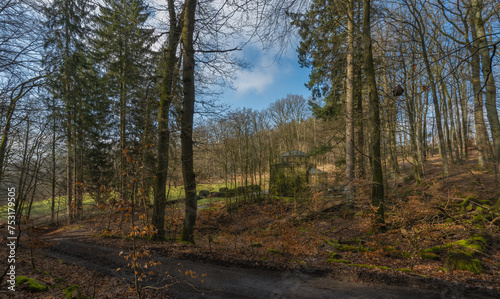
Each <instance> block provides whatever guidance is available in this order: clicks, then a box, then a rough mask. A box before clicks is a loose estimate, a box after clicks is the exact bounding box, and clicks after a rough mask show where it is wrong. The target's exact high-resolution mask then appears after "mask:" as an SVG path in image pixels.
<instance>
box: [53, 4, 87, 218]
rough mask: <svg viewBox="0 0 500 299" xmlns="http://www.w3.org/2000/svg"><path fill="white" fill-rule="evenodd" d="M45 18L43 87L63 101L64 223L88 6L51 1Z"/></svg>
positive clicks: (70, 199)
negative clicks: (77, 85) (45, 74)
mask: <svg viewBox="0 0 500 299" xmlns="http://www.w3.org/2000/svg"><path fill="white" fill-rule="evenodd" d="M44 13H45V16H46V18H47V19H46V22H45V26H46V27H47V29H48V30H47V35H46V36H45V43H44V46H45V55H44V64H45V66H46V67H47V70H48V73H49V74H50V75H49V76H47V78H48V79H47V86H48V87H49V89H50V90H51V92H52V94H53V96H54V97H56V98H59V99H61V100H62V101H63V103H64V106H65V118H66V119H65V121H66V123H65V134H66V176H67V179H66V184H67V185H66V186H67V190H66V191H67V211H68V221H70V222H71V221H73V219H74V217H75V211H74V209H73V207H74V203H73V186H74V177H73V175H74V165H73V163H74V138H73V137H74V120H73V111H74V109H75V96H74V94H73V91H74V86H75V84H74V83H75V82H76V81H77V75H76V74H77V69H78V66H79V64H80V62H81V61H80V54H81V53H82V51H83V48H84V34H85V27H84V24H85V22H86V18H87V16H88V6H87V1H86V0H54V1H53V2H52V3H50V4H49V5H48V6H46V7H45V8H44Z"/></svg>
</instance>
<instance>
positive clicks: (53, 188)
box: [50, 97, 57, 224]
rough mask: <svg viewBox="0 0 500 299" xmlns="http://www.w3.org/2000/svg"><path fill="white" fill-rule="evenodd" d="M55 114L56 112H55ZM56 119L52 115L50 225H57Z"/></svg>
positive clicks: (53, 107)
mask: <svg viewBox="0 0 500 299" xmlns="http://www.w3.org/2000/svg"><path fill="white" fill-rule="evenodd" d="M55 107H56V101H55V97H52V109H53V110H55ZM54 112H55V111H54ZM56 129H57V127H56V117H55V116H54V115H52V144H51V150H52V152H51V156H52V165H51V166H52V167H51V168H52V169H51V195H52V196H51V205H50V224H55V223H56V221H55V217H56V216H55V214H56V213H55V206H56V141H57V140H56Z"/></svg>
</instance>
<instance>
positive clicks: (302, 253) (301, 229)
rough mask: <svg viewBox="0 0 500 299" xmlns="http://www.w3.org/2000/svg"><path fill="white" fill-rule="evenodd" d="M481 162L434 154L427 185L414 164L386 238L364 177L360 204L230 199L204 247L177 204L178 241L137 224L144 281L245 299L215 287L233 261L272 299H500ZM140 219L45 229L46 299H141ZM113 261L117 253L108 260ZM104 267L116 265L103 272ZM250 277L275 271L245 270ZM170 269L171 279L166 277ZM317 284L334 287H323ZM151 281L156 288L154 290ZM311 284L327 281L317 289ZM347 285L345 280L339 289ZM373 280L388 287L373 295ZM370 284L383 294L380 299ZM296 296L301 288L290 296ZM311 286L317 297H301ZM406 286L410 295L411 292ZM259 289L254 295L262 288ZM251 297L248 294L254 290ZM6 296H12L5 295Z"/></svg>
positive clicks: (23, 266)
mask: <svg viewBox="0 0 500 299" xmlns="http://www.w3.org/2000/svg"><path fill="white" fill-rule="evenodd" d="M473 158H474V157H471V160H470V161H469V162H467V163H464V164H453V165H451V166H450V175H449V176H448V177H447V178H442V176H441V162H440V159H439V158H438V157H433V158H431V159H429V161H427V162H426V164H425V176H424V177H423V178H422V183H421V184H420V185H418V186H416V185H415V181H414V179H413V178H412V176H411V175H409V174H410V173H411V169H410V168H409V167H406V168H405V167H404V166H402V167H401V171H400V174H399V175H398V176H396V178H393V179H390V180H389V181H388V186H389V188H388V191H387V196H386V226H385V231H383V232H376V229H374V227H373V225H372V223H373V221H372V220H373V218H374V209H373V208H372V206H371V204H370V200H369V191H370V190H369V185H368V183H366V182H363V181H358V182H357V184H358V188H357V198H356V204H355V207H354V208H349V207H348V206H346V205H345V204H344V203H343V201H342V199H341V198H339V197H336V196H333V195H328V194H327V195H325V194H320V193H318V194H313V195H312V196H310V197H309V198H308V199H307V200H297V201H293V200H290V199H288V200H285V199H276V198H271V197H269V196H265V197H263V198H259V199H248V200H246V201H243V200H242V201H238V202H236V203H231V204H227V203H224V202H218V203H216V204H213V205H211V206H209V207H208V208H205V209H202V210H200V211H199V213H198V220H197V221H198V222H197V230H196V239H195V244H194V245H193V244H185V243H182V242H178V241H177V237H178V236H179V233H180V230H181V226H182V216H183V215H182V211H180V210H179V209H176V208H175V207H169V209H170V210H169V211H168V212H167V219H166V223H167V228H168V231H167V235H168V236H169V239H170V240H171V241H163V242H159V241H151V240H148V238H147V235H148V231H149V226H148V225H147V223H148V219H147V217H145V216H146V215H142V217H137V218H135V222H134V225H135V227H136V231H137V232H138V233H139V234H142V237H140V238H136V240H135V251H136V256H140V258H138V261H140V263H138V264H137V267H136V268H135V269H134V270H135V271H137V275H138V278H139V279H140V280H141V281H139V283H142V288H141V291H142V292H144V293H143V294H144V296H145V297H148V298H157V297H158V296H163V295H166V294H168V295H171V296H174V297H176V296H180V295H179V294H182V292H189V293H190V294H193V295H194V294H198V295H200V296H201V294H204V295H205V296H208V297H210V294H212V297H225V296H223V294H226V295H227V296H229V297H230V295H228V294H233V295H234V294H238V293H237V292H238V289H237V288H236V289H233V291H227V292H229V293H217V292H216V291H214V290H213V288H212V289H211V291H210V288H207V286H209V285H210V283H211V282H210V281H211V277H212V279H216V278H217V277H219V276H217V275H219V274H217V273H220V272H221V271H222V272H223V270H221V269H219V268H217V269H218V270H216V271H215V272H213V271H212V272H210V268H211V267H212V268H213V267H219V266H222V267H228V266H229V267H231V268H232V269H235V268H238V269H241V271H240V272H234V273H233V274H227V273H226V274H225V277H226V278H227V277H228V276H229V277H230V276H231V275H233V276H238V277H240V276H241V277H240V278H241V279H243V280H242V281H243V282H241V284H243V285H253V284H256V285H259V284H258V283H257V282H256V281H257V278H255V277H259V276H262V277H268V279H267V280H268V281H271V282H272V284H271V286H268V287H267V288H266V287H264V286H261V287H257V288H254V289H253V290H254V292H256V293H255V294H261V293H258V292H259V290H260V291H262V292H268V293H266V294H268V295H273V296H276V297H280V296H285V297H286V294H304V297H308V296H309V297H311V294H314V293H307V292H313V291H314V290H316V291H317V292H318V293H317V295H318V296H313V297H322V295H321V294H322V293H321V290H324V289H325V286H328V285H330V286H331V287H332V288H334V289H338V290H343V287H342V285H343V286H344V287H345V288H347V289H352V290H355V292H354V293H338V294H339V297H345V296H348V297H349V296H351V297H352V296H358V295H359V296H358V297H363V296H366V297H367V298H368V297H374V296H375V295H376V294H379V293H380V292H381V290H383V289H387V290H391V288H398V287H401V288H403V289H402V292H403V293H387V294H385V295H389V294H392V295H391V296H392V297H408V296H410V295H409V294H416V295H418V296H420V297H422V296H424V294H421V293H418V292H417V291H416V288H420V289H425V290H427V291H429V292H430V293H429V294H427V295H425V296H424V297H428V296H429V295H431V294H434V295H436V294H438V295H439V294H440V296H444V297H455V298H461V297H463V298H472V297H477V298H481V297H498V296H500V220H499V219H500V218H499V211H500V188H499V187H498V185H497V184H496V183H495V174H494V172H492V171H477V170H475V162H474V161H473V160H472V159H473ZM130 220H131V217H128V215H127V212H126V211H117V210H114V209H110V210H109V213H108V214H107V215H106V216H105V217H103V216H99V217H96V218H93V219H87V220H82V221H80V222H78V223H75V224H72V225H69V226H64V227H59V228H58V229H56V230H53V229H52V230H45V228H40V227H38V228H33V229H32V230H31V231H32V232H31V239H32V242H31V243H32V244H33V245H32V247H35V250H34V255H35V259H34V261H35V266H36V269H38V270H30V269H31V267H30V259H29V253H30V252H29V250H27V248H26V247H24V249H21V251H20V253H19V261H16V263H17V266H18V267H20V268H19V269H20V270H19V271H22V272H18V273H23V275H26V276H30V275H31V277H34V278H36V279H39V280H40V281H41V282H43V283H45V284H47V285H49V286H50V287H51V288H50V289H49V291H48V292H52V293H46V292H45V293H41V294H40V298H42V297H43V298H48V297H47V295H48V294H51V295H52V296H54V298H59V297H58V295H57V294H59V295H60V294H62V293H61V292H62V291H64V288H67V287H68V286H71V285H73V284H77V285H79V286H80V287H81V291H82V293H83V294H85V295H86V296H93V297H98V298H115V297H117V296H120V297H123V296H122V295H118V294H123V293H122V292H128V293H127V294H129V295H130V296H133V295H134V293H133V292H134V291H133V289H132V288H131V286H130V282H131V281H133V279H134V275H133V271H131V269H130V266H127V263H130V260H132V259H133V257H134V256H133V255H131V253H132V252H133V250H134V247H133V240H132V239H131V238H130V236H131V234H130V232H131V231H132V230H131V223H130ZM25 238H26V237H25ZM72 242H73V243H72ZM25 243H26V245H27V244H28V242H27V241H26V242H25ZM72 248H81V250H80V251H81V252H82V254H80V255H78V254H75V253H72V252H75V251H78V250H73V249H72ZM89 248H90V251H89ZM85 250H87V251H85ZM83 252H85V253H83ZM89 252H91V253H95V254H94V255H92V254H89ZM120 253H121V254H120ZM98 254H101V256H100V257H99V258H98V257H97V256H98ZM85 256H89V258H88V259H89V260H91V259H94V261H93V263H90V261H89V262H88V263H86V262H84V261H85ZM103 256H107V257H108V262H105V258H104V257H103ZM127 257H128V258H127ZM164 258H169V259H170V260H168V261H166V260H165V261H164V264H171V265H174V268H169V269H167V270H166V271H163V270H165V268H163V267H162V266H160V264H159V263H158V261H160V260H162V259H164ZM96 259H98V260H96ZM72 261H73V262H75V263H80V264H81V266H79V265H75V264H73V263H72ZM110 261H111V262H110ZM119 261H121V263H120V262H119ZM127 261H128V262H127ZM2 263H4V261H2ZM204 263H208V265H213V266H210V267H205V268H201V270H194V269H195V267H197V266H196V265H198V264H204ZM2 265H3V264H2ZM91 265H93V266H91ZM103 265H104V267H105V268H99V267H101V266H103ZM83 266H85V267H83ZM92 267H93V268H92ZM2 269H3V266H2ZM162 271H163V272H162ZM231 271H232V270H231ZM246 271H271V272H272V273H274V274H269V273H268V272H266V273H264V274H263V273H260V274H259V273H257V274H255V273H249V274H244V273H248V272H246ZM164 272H168V273H166V274H164V275H163V273H164ZM174 272H175V275H174V274H173V273H174ZM178 273H179V274H180V275H179V274H178ZM247 275H249V276H247ZM252 275H253V276H252ZM273 275H274V276H273ZM251 277H254V278H253V279H254V280H255V281H252V278H251ZM272 277H276V279H275V280H273V279H272ZM283 277H284V278H283ZM312 277H315V278H317V279H327V281H324V282H322V283H319V282H318V281H316V280H314V279H312ZM123 278H125V280H126V281H127V282H124V281H123ZM219 279H222V280H224V279H223V278H219ZM120 280H122V281H120ZM148 280H150V281H153V282H154V283H153V284H151V283H150V284H146V283H145V282H146V281H148ZM235 281H236V278H233V279H232V280H231V279H229V278H228V279H226V284H229V285H231V284H234V283H235ZM307 281H311V283H312V282H314V283H313V284H318V283H319V284H318V285H317V288H316V289H315V288H313V289H310V288H309V287H310V285H308V283H306V282H307ZM338 281H343V283H344V284H342V285H337V284H336V282H338ZM353 282H354V283H355V284H352V283H353ZM203 283H205V286H204V285H203ZM360 283H361V284H360ZM4 284H5V282H4ZM363 284H365V286H366V284H376V285H384V286H383V287H373V286H371V287H367V288H366V289H364V288H363ZM96 285H97V287H96ZM165 285H167V288H165V287H164V286H165ZM387 285H391V287H388V286H387ZM145 286H149V288H145ZM151 286H154V288H152V287H151ZM259 286H260V285H259ZM295 286H296V287H295ZM299 286H302V287H305V288H306V289H301V288H300V287H299ZM370 288H372V289H374V290H375V292H371V293H370V292H369V291H368V289H370ZM2 289H4V288H3V286H2ZM326 289H328V288H326ZM203 290H209V291H207V292H205V291H203ZM287 290H288V291H290V290H293V291H294V292H295V293H286V291H287ZM301 290H302V291H303V292H305V293H300V292H301ZM405 290H406V291H408V292H409V293H404V291H405ZM247 291H248V292H249V293H246V294H248V296H249V297H252V296H251V290H247ZM210 292H213V293H210ZM231 292H236V293H231ZM241 292H242V293H241V294H244V293H245V291H244V289H241ZM273 292H274V293H273ZM297 292H299V293H297ZM330 292H331V289H330ZM356 292H357V293H356ZM5 294H7V293H6V292H5V291H1V292H0V296H3V295H5ZM16 294H17V296H19V297H20V298H22V297H23V296H26V297H28V298H34V297H33V295H32V294H30V293H27V291H26V290H24V289H23V287H20V288H19V292H16ZM42 294H43V295H42ZM262 294H263V293H262ZM342 294H343V295H342ZM349 294H350V295H349ZM363 294H365V295H363ZM380 294H383V293H380ZM29 295H31V296H29ZM127 297H128V295H127ZM254 297H255V296H254ZM257 297H258V296H257ZM299 297H300V296H299ZM380 298H381V297H380Z"/></svg>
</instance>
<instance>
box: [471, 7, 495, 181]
mask: <svg viewBox="0 0 500 299" xmlns="http://www.w3.org/2000/svg"><path fill="white" fill-rule="evenodd" d="M471 2H472V7H473V18H474V25H475V29H476V30H475V32H476V39H477V42H478V46H479V48H478V49H479V55H480V56H481V70H482V72H483V78H484V80H485V86H486V88H485V89H486V102H485V104H486V115H487V117H488V122H489V123H490V130H491V136H492V137H493V154H494V156H495V165H496V170H497V171H498V170H500V120H499V119H498V110H497V103H496V86H495V77H494V74H493V70H492V61H491V57H490V50H489V45H488V40H487V39H486V31H485V29H484V20H483V17H482V14H481V10H482V7H483V1H481V0H472V1H471Z"/></svg>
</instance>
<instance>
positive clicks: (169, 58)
mask: <svg viewBox="0 0 500 299" xmlns="http://www.w3.org/2000/svg"><path fill="white" fill-rule="evenodd" d="M168 11H169V16H170V28H171V30H170V32H169V34H168V48H167V53H166V54H167V55H166V58H165V65H164V66H163V67H164V69H163V79H162V84H161V92H160V107H159V110H158V163H157V165H156V178H155V191H154V206H153V219H152V223H153V225H154V226H155V227H156V229H157V232H156V235H155V238H156V239H158V240H163V239H164V238H165V208H166V204H167V196H166V193H167V174H168V159H169V152H168V146H169V143H170V131H169V127H168V122H169V110H170V104H171V103H172V100H173V91H174V84H173V83H174V81H175V78H174V76H175V72H174V69H175V64H176V60H177V57H176V52H177V47H178V45H179V39H180V35H181V31H180V28H179V24H177V18H176V15H175V7H174V1H173V0H169V1H168ZM179 23H180V22H179Z"/></svg>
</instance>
